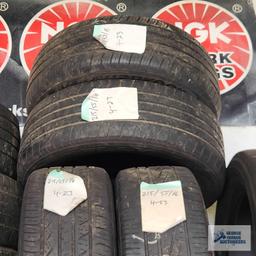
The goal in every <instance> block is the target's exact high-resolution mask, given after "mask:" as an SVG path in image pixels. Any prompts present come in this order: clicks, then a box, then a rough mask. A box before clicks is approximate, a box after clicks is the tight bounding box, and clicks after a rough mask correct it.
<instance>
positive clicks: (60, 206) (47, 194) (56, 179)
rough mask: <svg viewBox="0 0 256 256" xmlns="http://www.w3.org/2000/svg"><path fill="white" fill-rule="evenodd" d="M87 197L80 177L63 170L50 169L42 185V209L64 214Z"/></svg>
mask: <svg viewBox="0 0 256 256" xmlns="http://www.w3.org/2000/svg"><path fill="white" fill-rule="evenodd" d="M86 199H87V191H86V187H85V184H84V181H83V179H82V178H81V177H79V176H77V175H74V174H71V173H67V172H64V171H59V170H53V171H51V172H50V173H49V174H48V176H47V178H46V182H45V187H44V209H45V210H48V211H51V212H54V213H57V214H59V215H61V216H66V215H67V214H68V213H69V212H71V211H72V210H73V209H74V208H76V207H77V206H78V205H79V204H80V203H82V202H83V201H84V200H86Z"/></svg>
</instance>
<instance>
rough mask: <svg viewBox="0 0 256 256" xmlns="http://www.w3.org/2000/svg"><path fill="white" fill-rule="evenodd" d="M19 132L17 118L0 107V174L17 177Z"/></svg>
mask: <svg viewBox="0 0 256 256" xmlns="http://www.w3.org/2000/svg"><path fill="white" fill-rule="evenodd" d="M19 146H20V132H19V123H18V120H17V118H16V117H15V116H14V115H13V114H12V113H11V112H10V111H9V110H8V109H7V108H5V107H3V106H2V105H0V173H3V174H5V175H7V176H9V177H11V178H14V179H16V177H17V159H18V152H19Z"/></svg>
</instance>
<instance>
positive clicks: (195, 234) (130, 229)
mask: <svg viewBox="0 0 256 256" xmlns="http://www.w3.org/2000/svg"><path fill="white" fill-rule="evenodd" d="M176 180H180V181H181V183H182V189H183V197H184V204H185V211H186V219H187V220H186V221H184V222H182V223H180V224H178V225H176V226H175V227H173V228H171V229H169V230H167V231H166V232H163V233H161V234H157V233H148V232H143V231H142V221H141V202H140V184H141V182H147V183H151V184H155V183H163V182H170V181H176ZM115 195H116V212H117V220H118V224H117V225H118V226H117V230H118V237H119V245H118V248H119V255H120V256H129V255H136V256H145V255H154V256H162V255H177V256H198V255H201V256H209V255H211V254H210V253H209V252H208V238H207V235H208V233H207V232H208V231H207V230H208V220H207V214H206V210H205V206H204V202H203V197H202V194H201V191H200V188H199V186H198V183H197V182H196V180H195V178H194V177H193V175H192V173H191V172H190V171H189V170H188V169H187V168H184V167H167V166H165V167H150V168H131V169H126V170H123V171H121V172H120V173H119V174H118V176H117V178H116V182H115ZM173 210H174V211H175V209H173ZM166 214H168V212H166ZM152 221H154V220H152Z"/></svg>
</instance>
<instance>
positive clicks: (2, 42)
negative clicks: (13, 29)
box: [0, 16, 12, 73]
mask: <svg viewBox="0 0 256 256" xmlns="http://www.w3.org/2000/svg"><path fill="white" fill-rule="evenodd" d="M11 51H12V40H11V33H10V30H9V28H8V26H7V24H6V22H5V21H4V19H3V18H2V17H1V16H0V73H1V72H2V71H3V69H4V68H5V65H6V64H7V62H8V60H9V58H10V55H11Z"/></svg>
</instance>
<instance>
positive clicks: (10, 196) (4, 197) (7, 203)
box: [0, 105, 20, 256]
mask: <svg viewBox="0 0 256 256" xmlns="http://www.w3.org/2000/svg"><path fill="white" fill-rule="evenodd" d="M19 144H20V135H19V124H18V120H17V119H16V117H15V116H14V115H13V114H12V113H11V112H10V111H9V110H8V109H6V108H5V107H3V106H2V105H0V256H15V255H16V250H17V247H18V228H19V215H20V214H19V211H20V194H19V192H18V187H17V182H16V176H17V170H16V166H17V158H18V152H19Z"/></svg>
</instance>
